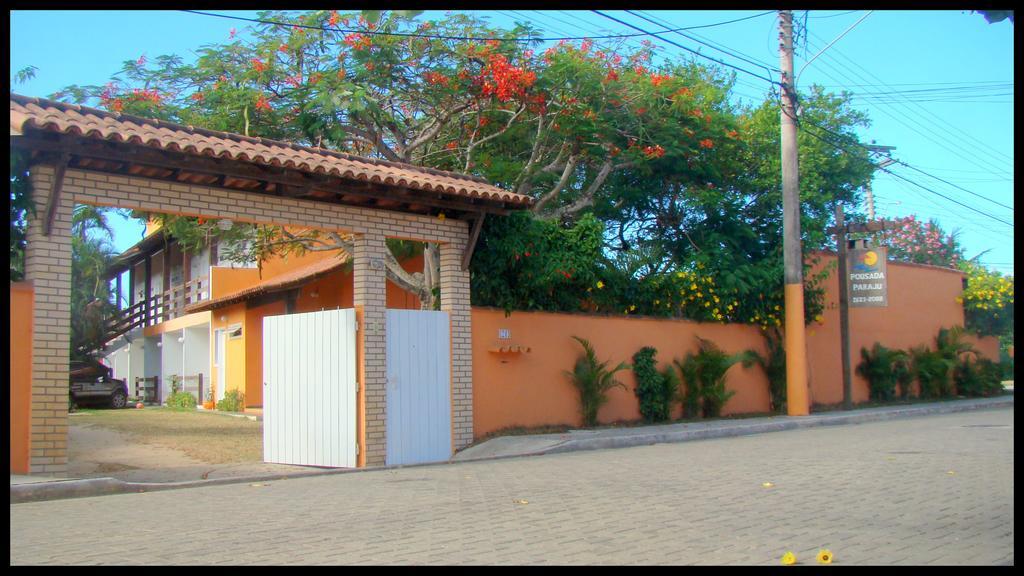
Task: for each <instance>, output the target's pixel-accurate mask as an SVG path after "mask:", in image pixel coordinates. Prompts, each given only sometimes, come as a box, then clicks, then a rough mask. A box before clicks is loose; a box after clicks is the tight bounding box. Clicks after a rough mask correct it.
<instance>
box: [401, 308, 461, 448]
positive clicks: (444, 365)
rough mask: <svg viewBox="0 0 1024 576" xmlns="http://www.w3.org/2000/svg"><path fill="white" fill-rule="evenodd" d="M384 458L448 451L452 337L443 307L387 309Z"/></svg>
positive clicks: (450, 441) (450, 422)
mask: <svg viewBox="0 0 1024 576" xmlns="http://www.w3.org/2000/svg"><path fill="white" fill-rule="evenodd" d="M386 322H387V325H386V329H387V338H386V339H387V360H386V364H387V405H386V410H385V411H386V413H387V455H386V463H387V464H388V465H389V466H390V465H396V464H416V463H422V462H440V461H443V460H448V459H449V458H451V456H452V417H451V413H452V410H451V378H450V374H451V363H450V357H451V342H450V339H449V328H450V327H449V320H448V313H447V312H438V311H433V310H388V311H387V313H386Z"/></svg>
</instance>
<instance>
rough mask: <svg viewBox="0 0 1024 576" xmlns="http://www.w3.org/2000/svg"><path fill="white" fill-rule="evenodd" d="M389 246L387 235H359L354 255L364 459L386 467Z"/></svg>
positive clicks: (363, 460)
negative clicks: (387, 257) (386, 260)
mask: <svg viewBox="0 0 1024 576" xmlns="http://www.w3.org/2000/svg"><path fill="white" fill-rule="evenodd" d="M387 249H388V248H387V246H386V245H385V243H384V235H383V234H379V233H378V234H361V235H357V236H356V240H355V254H353V255H352V264H353V266H352V268H353V270H352V272H353V284H354V290H353V304H354V305H355V309H356V318H358V320H359V332H358V333H357V342H358V344H357V345H358V347H359V350H360V351H361V354H360V357H359V368H358V369H357V375H358V378H359V386H360V390H361V391H362V394H363V402H364V410H363V419H362V426H363V427H364V430H365V436H363V438H364V442H365V443H364V445H363V446H362V448H361V452H360V461H361V462H364V465H366V466H383V465H384V461H385V456H386V455H387V444H386V442H387V420H386V406H385V404H386V399H387V389H386V385H387V365H386V364H385V361H386V357H385V355H386V350H387V341H386V338H385V331H384V329H385V314H384V310H385V309H386V306H387V302H386V299H385V295H386V290H387V287H386V284H385V283H386V280H387V277H386V275H385V271H384V262H385V261H384V257H385V255H386V253H387ZM364 457H365V459H364Z"/></svg>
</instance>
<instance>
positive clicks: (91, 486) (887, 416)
mask: <svg viewBox="0 0 1024 576" xmlns="http://www.w3.org/2000/svg"><path fill="white" fill-rule="evenodd" d="M1011 390H1012V389H1011ZM996 408H1013V395H1012V394H1009V395H1004V396H998V397H994V398H977V399H967V400H950V401H942V402H931V403H926V404H917V405H910V406H891V407H883V408H865V409H855V410H850V411H835V412H826V413H822V414H812V415H810V416H798V417H788V416H771V417H762V418H747V419H739V420H728V419H726V420H714V421H709V422H691V423H685V424H666V425H660V426H638V427H633V428H607V429H602V430H572V431H570V432H568V433H563V434H536V435H523V436H503V437H499V438H493V439H491V440H488V441H486V442H483V443H481V444H478V445H476V446H471V447H469V448H467V449H465V450H463V451H461V452H459V453H457V454H455V456H453V457H452V458H451V460H450V462H469V461H474V460H489V459H495V458H512V457H519V456H539V455H542V454H556V453H561V452H574V451H579V450H600V449H607V448H625V447H629V446H644V445H649V444H658V443H664V442H686V441H690V440H702V439H706V438H725V437H731V436H745V435H749V434H762V433H765V432H777V431H781V430H795V429H799V428H810V427H814V426H832V425H842V424H860V423H864V422H876V421H881V420H891V419H895V418H907V417H912V416H926V415H931V414H949V413H953V412H962V411H967V410H986V409H996ZM435 465H436V464H435ZM274 466H275V465H265V464H254V465H252V466H250V467H248V468H245V469H240V470H236V474H234V475H232V477H228V478H218V479H210V480H198V481H188V482H145V483H143V482H124V481H121V480H116V479H114V478H89V479H77V478H46V477H39V476H16V475H13V474H12V475H11V504H17V503H21V502H34V501H40V500H56V499H62V498H79V497H86V496H100V495H106V494H123V493H129V492H150V491H155V490H170V489H177V488H190V487H198V486H210V485H216V484H232V483H245V482H264V481H271V480H284V479H287V478H299V477H304V476H314V475H322V474H339V473H353V472H359V471H364V470H375V469H380V468H381V467H371V468H363V469H352V468H341V469H327V468H314V467H296V466H292V467H289V470H288V471H287V472H276V471H275V472H271V471H270V470H272V469H273V467H274ZM247 473H248V474H247Z"/></svg>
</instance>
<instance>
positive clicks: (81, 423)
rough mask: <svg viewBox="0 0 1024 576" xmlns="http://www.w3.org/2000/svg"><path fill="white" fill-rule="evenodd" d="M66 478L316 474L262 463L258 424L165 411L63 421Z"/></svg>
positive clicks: (87, 414)
mask: <svg viewBox="0 0 1024 576" xmlns="http://www.w3.org/2000/svg"><path fill="white" fill-rule="evenodd" d="M68 422H69V425H68V472H67V475H68V477H71V478H99V477H109V478H116V479H118V480H124V481H126V482H156V483H165V482H185V481H193V480H206V479H217V478H233V477H242V476H258V475H267V474H289V473H296V472H307V473H308V472H310V471H313V470H317V469H316V468H310V467H305V466H287V465H283V464H264V463H263V458H262V454H263V423H262V422H259V421H255V420H251V419H248V418H241V417H234V416H228V415H225V414H216V413H202V412H191V411H189V412H178V411H173V410H167V409H165V408H144V409H142V410H136V409H125V410H79V411H76V412H72V413H71V414H69V417H68Z"/></svg>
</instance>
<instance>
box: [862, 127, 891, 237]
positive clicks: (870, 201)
mask: <svg viewBox="0 0 1024 576" xmlns="http://www.w3.org/2000/svg"><path fill="white" fill-rule="evenodd" d="M865 148H867V149H868V150H870V151H871V152H875V153H879V154H885V155H886V158H884V159H883V160H882V161H881V162H879V163H878V167H879V168H885V167H886V166H888V165H890V164H893V163H894V162H895V160H893V159H892V158H889V157H888V156H889V153H890V152H892V151H893V150H895V149H896V147H895V146H880V145H875V144H871V145H870V146H865ZM864 202H865V203H866V204H867V205H868V206H867V208H868V220H874V219H875V195H874V193H873V192H872V191H871V178H868V183H867V184H866V185H865V186H864Z"/></svg>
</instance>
